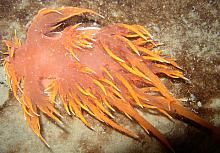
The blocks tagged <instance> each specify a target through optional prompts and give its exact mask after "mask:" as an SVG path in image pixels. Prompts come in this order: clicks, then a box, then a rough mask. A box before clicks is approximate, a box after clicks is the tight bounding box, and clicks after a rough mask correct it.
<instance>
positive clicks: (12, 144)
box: [0, 0, 220, 153]
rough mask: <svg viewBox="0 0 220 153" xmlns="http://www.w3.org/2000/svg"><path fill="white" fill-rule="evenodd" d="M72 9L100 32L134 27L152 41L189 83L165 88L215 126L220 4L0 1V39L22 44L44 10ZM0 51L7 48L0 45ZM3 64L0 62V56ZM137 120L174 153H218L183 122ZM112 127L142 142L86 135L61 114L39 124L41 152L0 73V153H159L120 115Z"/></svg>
mask: <svg viewBox="0 0 220 153" xmlns="http://www.w3.org/2000/svg"><path fill="white" fill-rule="evenodd" d="M60 6H77V7H85V8H90V9H93V10H95V11H97V12H99V13H100V14H102V15H103V16H105V19H104V20H102V21H100V22H101V23H102V24H105V25H106V24H111V23H117V22H123V23H128V24H140V25H143V26H145V27H146V28H148V29H149V31H150V32H151V33H152V35H153V36H154V38H155V39H156V40H158V41H160V42H163V43H165V45H164V46H163V49H166V50H167V51H168V52H170V53H171V54H172V56H173V57H175V58H176V59H177V62H178V63H179V65H180V66H181V67H182V68H183V70H184V73H185V76H186V77H188V78H189V79H190V80H191V83H186V82H184V81H181V80H166V79H165V80H164V82H165V84H166V86H167V87H168V88H169V89H170V91H171V92H172V93H173V95H174V96H175V97H177V98H183V99H186V100H187V101H186V102H184V105H185V106H186V107H188V108H189V109H190V110H192V111H194V112H195V113H197V114H198V115H199V116H201V117H203V118H205V119H206V120H208V121H210V122H211V123H212V124H214V125H216V126H220V65H219V64H220V25H219V22H220V20H219V19H220V18H219V17H220V2H219V1H218V0H212V1H211V0H210V1H208V0H197V1H196V0H166V1H162V0H161V1H159V0H106V1H104V0H57V1H55V0H1V1H0V39H1V40H3V39H11V38H12V37H13V33H14V30H15V29H16V30H17V33H18V36H19V37H20V38H21V39H22V41H24V40H25V37H26V31H27V28H28V26H29V25H30V22H31V21H32V19H33V17H34V15H35V14H36V13H37V11H38V10H39V9H42V8H44V7H51V8H53V7H60ZM0 50H6V47H5V46H4V45H3V44H2V43H0ZM1 57H2V56H1ZM140 113H141V114H142V115H143V116H144V117H145V118H146V119H147V120H148V121H150V122H151V123H152V124H153V125H154V126H155V127H157V128H158V129H159V130H160V131H161V132H162V133H164V135H165V136H166V137H167V139H168V140H169V141H170V143H171V145H172V146H173V148H174V149H175V151H176V153H219V152H220V141H219V138H220V136H213V135H212V134H211V133H210V132H208V131H207V130H206V129H204V128H202V127H201V126H198V125H196V124H194V123H192V122H190V121H189V120H186V119H183V118H181V117H178V116H176V117H177V118H178V119H177V120H175V122H171V121H169V120H168V119H166V118H165V117H163V116H160V115H152V114H149V113H148V112H146V111H144V110H140ZM115 115H116V117H117V119H116V120H117V121H119V122H120V123H121V124H123V125H124V126H125V127H127V128H129V129H132V130H134V131H136V132H137V133H138V134H139V135H141V137H142V141H140V142H139V141H136V140H134V139H132V138H129V137H127V136H125V135H123V134H121V133H119V132H117V131H115V130H113V129H111V128H110V127H108V126H106V125H103V124H101V123H99V122H98V121H96V120H95V119H93V118H91V117H89V116H88V117H86V118H87V119H88V120H89V122H91V123H92V125H93V126H94V128H95V131H91V130H89V129H88V128H87V127H86V126H84V125H83V124H82V122H81V121H80V120H79V119H77V118H75V117H70V116H68V115H67V114H65V115H64V119H63V121H64V123H65V126H64V127H59V126H58V125H57V124H56V123H54V122H52V121H51V120H49V119H47V118H45V117H44V116H43V117H42V127H43V135H44V136H45V138H46V140H47V142H48V143H49V144H50V146H51V149H50V150H49V149H48V148H46V147H45V145H44V144H43V143H42V142H41V141H40V139H39V138H38V137H37V136H36V135H35V134H34V133H33V132H32V130H31V129H30V128H29V127H28V125H27V124H26V121H25V119H24V116H23V113H22V109H21V106H20V104H19V103H18V102H17V101H16V100H15V98H14V97H13V96H12V93H11V90H10V89H9V87H8V85H7V81H6V76H5V73H4V70H3V67H2V64H1V66H0V153H51V152H53V153H62V152H65V153H76V152H77V153H165V152H169V150H167V149H166V148H165V147H164V146H163V145H162V144H161V143H160V142H158V140H156V139H155V138H154V137H153V136H150V137H149V136H147V134H146V133H145V132H144V131H143V130H142V129H141V128H140V127H139V126H138V125H136V123H131V122H130V121H129V120H128V119H126V118H125V117H124V116H122V115H120V114H115Z"/></svg>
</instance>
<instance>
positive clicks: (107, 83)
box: [4, 7, 219, 150]
mask: <svg viewBox="0 0 220 153" xmlns="http://www.w3.org/2000/svg"><path fill="white" fill-rule="evenodd" d="M84 14H93V15H98V16H100V17H102V16H101V15H99V14H97V13H96V12H93V11H92V10H89V9H84V8H76V7H63V8H57V9H42V10H40V11H39V12H38V14H37V16H36V17H35V19H34V20H33V22H32V24H31V26H30V28H29V29H28V33H27V40H26V42H25V43H24V44H21V41H20V40H19V39H18V38H17V36H16V34H15V37H14V42H11V41H5V44H6V45H7V47H8V54H9V56H8V57H6V58H5V61H4V68H5V71H6V73H7V75H8V78H9V80H10V85H11V88H12V91H13V93H14V96H15V97H16V99H17V100H18V101H19V102H20V103H21V105H22V108H23V111H24V115H25V117H26V120H27V122H28V124H29V126H30V127H31V129H32V130H33V131H34V132H35V133H36V134H37V135H38V136H39V137H40V138H41V140H42V141H43V142H44V143H45V144H47V143H46V141H45V139H44V138H43V137H42V135H41V132H40V123H39V122H40V121H39V116H40V113H39V112H40V111H41V112H43V113H44V114H46V115H48V116H49V117H51V118H52V119H53V120H55V121H56V122H59V123H61V124H62V122H61V120H60V118H61V117H62V116H61V115H60V113H59V111H58V110H57V108H56V107H55V106H56V99H57V97H59V98H60V100H61V101H62V104H63V106H64V108H65V110H66V111H67V113H68V114H70V115H71V114H74V115H75V116H77V117H78V118H80V119H81V120H82V122H83V123H84V124H85V125H86V126H88V127H89V128H91V125H90V124H89V123H88V122H87V120H86V119H85V118H84V115H83V111H84V112H87V113H88V114H90V115H91V116H93V117H95V118H96V119H98V120H99V121H101V122H104V123H106V124H107V125H109V126H111V127H113V128H114V129H116V130H118V131H120V132H122V133H124V134H126V135H128V136H131V137H133V138H138V135H136V134H135V133H133V132H132V131H130V130H128V129H126V128H124V127H122V126H120V125H119V124H117V123H116V122H115V121H114V114H113V112H114V111H115V110H117V111H119V112H121V113H123V114H125V116H127V117H128V118H130V119H134V120H135V121H137V123H138V124H139V125H140V126H141V127H142V128H143V129H144V130H145V131H146V132H147V133H149V132H150V133H152V135H154V136H155V137H156V138H158V139H159V140H160V141H161V142H162V143H164V144H165V145H166V146H167V147H168V148H170V149H171V150H172V147H171V146H170V144H169V143H168V141H167V140H166V138H165V137H164V136H163V135H162V134H161V133H160V132H159V131H158V130H157V129H156V128H154V127H153V126H152V125H151V124H150V123H149V122H148V121H146V120H145V119H144V118H143V117H142V116H141V115H140V114H139V113H138V112H137V111H136V108H144V109H153V110H157V111H159V112H161V113H162V114H163V115H165V116H167V117H169V118H172V117H171V115H172V114H174V113H176V114H178V115H181V116H184V117H186V118H188V119H191V120H193V121H195V122H196V123H198V124H201V125H202V126H204V127H206V128H208V129H211V130H212V131H215V132H217V131H219V129H218V128H217V127H214V126H213V125H211V124H210V123H208V122H207V121H205V120H204V119H202V118H200V117H199V116H197V115H196V114H194V113H192V112H190V111H188V110H187V109H186V108H184V107H183V106H182V104H181V102H179V101H178V100H177V99H175V98H174V97H173V96H172V95H171V94H170V92H169V91H168V90H167V88H166V87H165V86H164V85H163V83H162V82H161V80H160V79H159V77H158V74H161V73H163V74H165V75H167V76H168V77H171V78H182V79H186V78H185V77H184V76H183V73H182V71H181V69H180V67H179V66H178V65H177V64H176V62H175V61H174V59H172V58H169V57H167V55H164V54H163V51H162V50H156V47H157V46H158V45H159V44H158V43H157V42H155V41H154V40H153V39H152V37H151V35H150V34H149V32H148V31H147V30H146V29H145V28H144V27H143V26H140V25H127V24H121V23H119V24H113V25H109V26H106V27H101V28H100V27H95V26H94V27H91V26H90V27H86V26H82V24H75V25H68V26H67V27H64V25H65V24H64V23H65V22H66V21H67V20H68V19H70V18H73V17H75V16H78V17H79V16H82V15H84ZM57 29H61V30H57ZM47 145H48V144H47ZM48 146H49V145H48Z"/></svg>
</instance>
